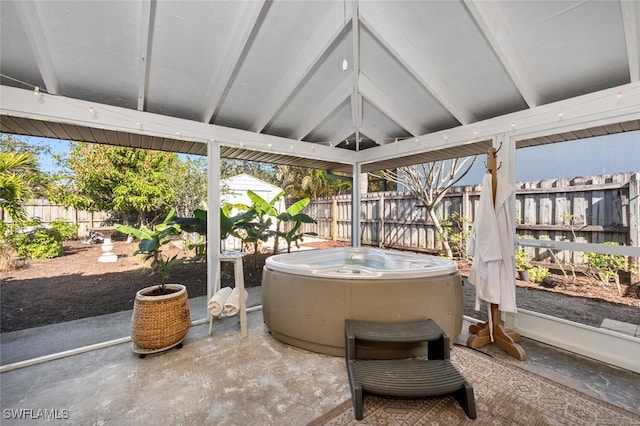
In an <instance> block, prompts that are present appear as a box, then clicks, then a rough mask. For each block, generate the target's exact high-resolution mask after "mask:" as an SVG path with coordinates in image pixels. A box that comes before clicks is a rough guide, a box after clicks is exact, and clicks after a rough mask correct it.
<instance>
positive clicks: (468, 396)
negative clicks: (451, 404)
mask: <svg viewBox="0 0 640 426" xmlns="http://www.w3.org/2000/svg"><path fill="white" fill-rule="evenodd" d="M453 396H454V398H455V399H456V401H458V404H460V406H461V407H462V409H463V410H464V412H465V414H466V415H467V417H469V418H470V419H472V420H473V419H475V418H476V417H478V415H477V414H476V400H475V398H474V396H473V386H471V385H470V384H469V383H468V382H467V381H465V382H464V387H463V388H461V389H460V390H458V391H456V392H454V394H453Z"/></svg>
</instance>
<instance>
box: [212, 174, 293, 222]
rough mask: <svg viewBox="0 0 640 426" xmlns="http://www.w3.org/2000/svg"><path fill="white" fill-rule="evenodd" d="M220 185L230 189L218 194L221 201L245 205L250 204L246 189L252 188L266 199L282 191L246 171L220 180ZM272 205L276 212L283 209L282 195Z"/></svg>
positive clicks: (272, 197) (268, 199) (269, 199)
mask: <svg viewBox="0 0 640 426" xmlns="http://www.w3.org/2000/svg"><path fill="white" fill-rule="evenodd" d="M220 186H221V188H223V187H225V186H226V187H228V188H229V191H230V192H229V193H228V194H222V195H221V196H220V199H221V201H222V202H223V203H232V204H246V205H247V206H250V205H251V204H252V202H251V199H249V197H248V196H247V190H248V189H250V190H252V191H253V192H255V193H256V194H258V195H259V196H261V197H262V198H263V199H265V200H267V201H271V200H273V199H274V198H275V197H276V196H277V195H278V194H279V193H280V192H282V188H278V187H277V186H275V185H271V184H270V183H268V182H265V181H263V180H260V179H258V178H255V177H253V176H251V175H248V174H246V173H242V174H239V175H236V176H232V177H230V178H228V179H223V180H221V181H220ZM274 207H275V208H276V210H277V211H278V213H280V212H283V211H284V210H285V203H284V197H283V198H281V199H280V201H278V202H277V203H276V204H275V206H274Z"/></svg>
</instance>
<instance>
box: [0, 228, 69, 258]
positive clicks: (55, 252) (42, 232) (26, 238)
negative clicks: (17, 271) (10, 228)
mask: <svg viewBox="0 0 640 426" xmlns="http://www.w3.org/2000/svg"><path fill="white" fill-rule="evenodd" d="M12 245H13V246H14V247H15V248H16V250H17V252H18V256H21V257H25V258H28V259H51V258H54V257H57V256H60V254H61V253H62V238H61V237H60V234H59V233H58V232H57V231H56V230H54V229H46V228H36V229H35V230H33V231H31V232H24V233H16V234H14V235H13V238H12Z"/></svg>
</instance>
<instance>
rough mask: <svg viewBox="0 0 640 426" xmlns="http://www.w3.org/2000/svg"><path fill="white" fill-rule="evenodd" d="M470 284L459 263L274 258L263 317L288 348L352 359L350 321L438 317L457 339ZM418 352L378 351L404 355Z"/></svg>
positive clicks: (406, 256)
mask: <svg viewBox="0 0 640 426" xmlns="http://www.w3.org/2000/svg"><path fill="white" fill-rule="evenodd" d="M462 303H463V302H462V284H461V279H460V273H459V271H458V267H457V265H456V263H455V262H453V261H451V260H447V259H442V258H438V257H434V256H427V255H422V254H415V253H404V252H397V251H390V250H380V249H374V248H366V247H343V248H335V249H328V250H310V251H300V252H296V253H290V254H279V255H275V256H271V257H269V258H267V260H266V264H265V266H264V270H263V277H262V311H263V315H264V321H265V324H266V326H267V328H268V330H269V332H270V333H271V334H272V335H273V336H274V337H275V338H277V339H278V340H281V341H282V342H285V343H287V344H290V345H293V346H297V347H300V348H303V349H308V350H311V351H314V352H321V353H326V354H329V355H335V356H344V320H345V319H355V320H363V321H379V322H403V321H413V320H418V319H433V320H434V321H435V322H437V323H438V325H440V327H441V328H442V329H443V330H444V331H446V332H447V334H448V335H449V337H451V341H452V342H453V340H454V339H455V337H457V336H458V335H459V334H460V331H461V329H462V315H463V310H462ZM424 348H425V347H424V346H421V347H418V348H416V347H413V348H408V349H406V348H383V349H380V348H377V349H376V348H370V350H371V351H377V352H379V355H381V356H382V357H384V356H397V355H398V351H399V352H402V353H404V352H407V351H409V352H410V354H407V355H408V356H411V355H418V354H423V353H424Z"/></svg>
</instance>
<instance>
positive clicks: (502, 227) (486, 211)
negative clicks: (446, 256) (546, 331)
mask: <svg viewBox="0 0 640 426" xmlns="http://www.w3.org/2000/svg"><path fill="white" fill-rule="evenodd" d="M496 188H497V189H496V201H495V207H494V203H493V194H492V191H491V175H490V174H486V175H485V177H484V179H483V181H482V192H481V193H480V202H479V206H478V211H477V212H476V217H475V218H474V221H473V230H472V233H471V238H470V240H469V244H468V245H467V253H468V254H469V255H471V256H473V263H472V264H471V272H470V274H469V282H470V283H471V284H473V285H474V286H475V289H476V306H475V309H476V310H479V309H480V301H485V302H487V303H494V304H497V305H499V306H498V307H499V309H500V311H501V312H517V308H516V290H515V286H516V281H515V259H514V258H515V239H514V235H513V227H514V223H512V222H511V215H510V214H509V205H508V201H509V198H510V197H511V194H512V193H513V192H514V190H513V188H512V187H511V185H509V183H508V182H507V181H506V180H504V179H502V178H501V177H500V176H498V177H497V186H496Z"/></svg>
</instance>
